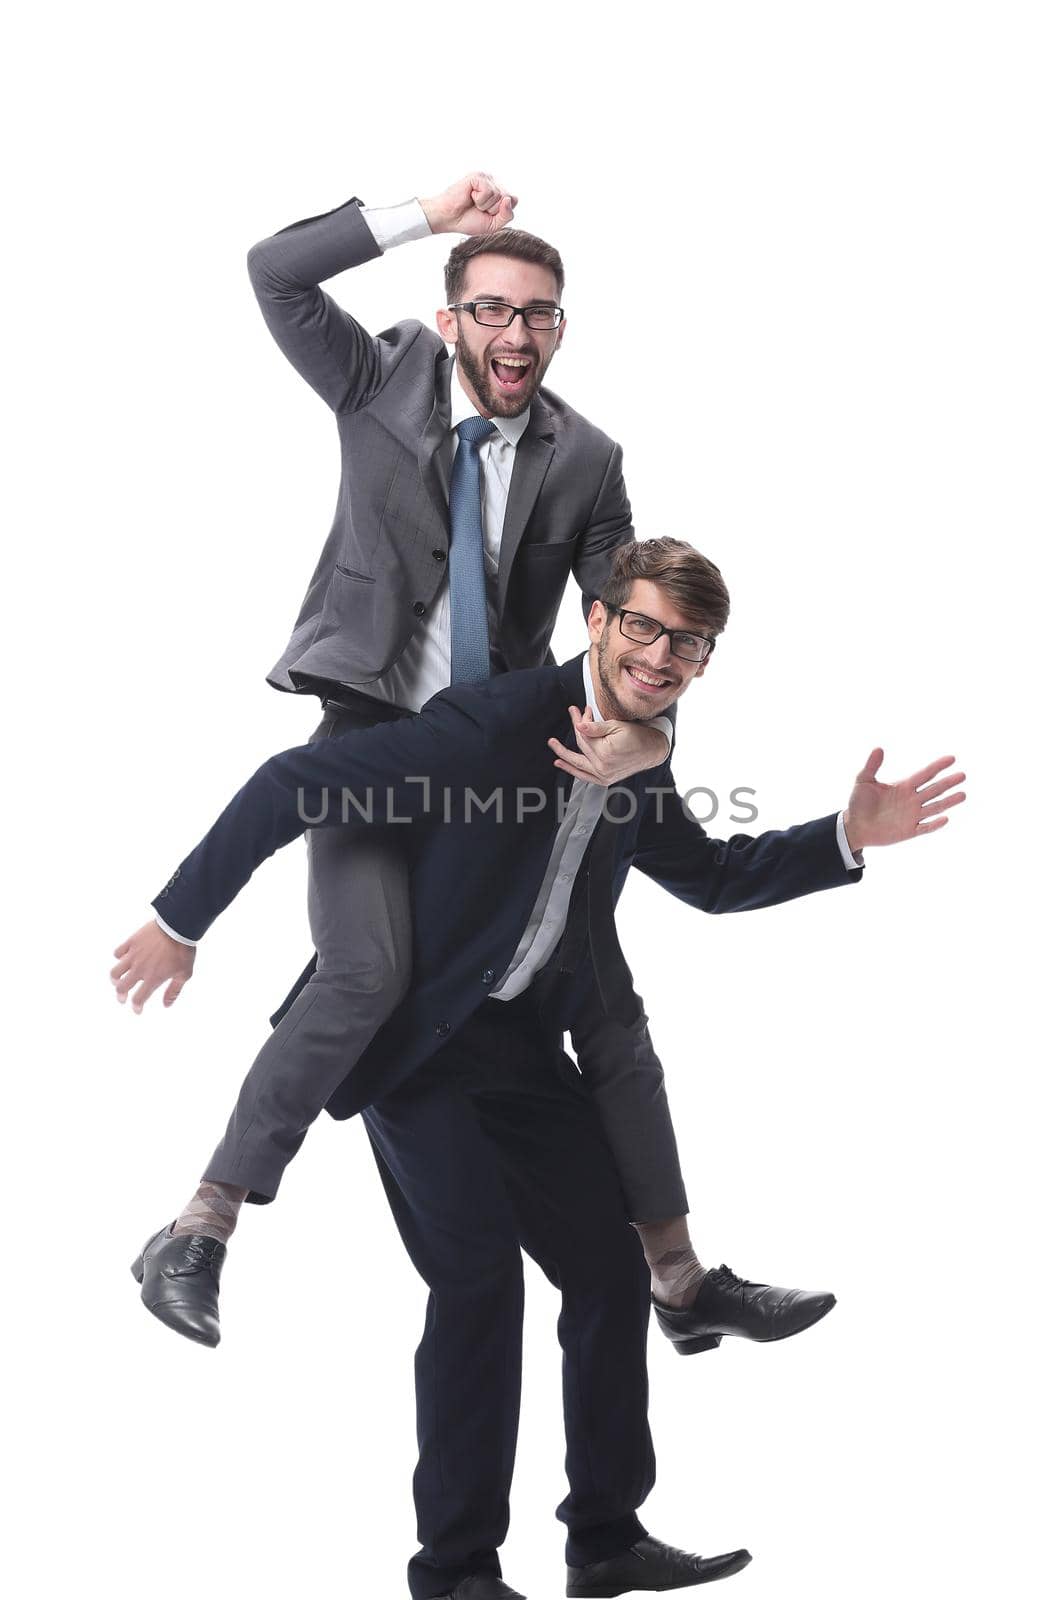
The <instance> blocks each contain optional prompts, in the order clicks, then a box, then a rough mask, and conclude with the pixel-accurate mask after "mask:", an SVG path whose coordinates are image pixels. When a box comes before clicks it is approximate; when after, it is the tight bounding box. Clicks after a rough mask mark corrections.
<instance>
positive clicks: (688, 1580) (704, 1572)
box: [567, 1539, 752, 1600]
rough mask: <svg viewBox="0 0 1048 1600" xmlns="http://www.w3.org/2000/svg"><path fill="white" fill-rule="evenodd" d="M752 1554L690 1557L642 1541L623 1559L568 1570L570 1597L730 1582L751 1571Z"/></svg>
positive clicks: (653, 1541)
mask: <svg viewBox="0 0 1048 1600" xmlns="http://www.w3.org/2000/svg"><path fill="white" fill-rule="evenodd" d="M751 1560H752V1557H751V1555H750V1552H749V1551H748V1550H730V1551H729V1552H728V1554H727V1555H723V1556H690V1555H689V1554H688V1552H687V1551H686V1550H675V1549H674V1548H673V1546H672V1545H669V1544H663V1543H662V1541H661V1539H638V1540H637V1543H636V1544H635V1545H633V1546H632V1547H631V1548H630V1549H629V1550H626V1551H624V1553H623V1554H622V1555H621V1556H611V1557H610V1558H609V1559H608V1560H607V1561H591V1562H590V1564H589V1566H588V1567H569V1568H568V1588H567V1593H568V1594H569V1596H571V1595H573V1596H577V1597H579V1600H581V1597H582V1596H587V1597H589V1596H604V1595H615V1594H629V1593H630V1592H631V1591H632V1590H634V1589H654V1590H656V1591H659V1592H661V1591H662V1590H663V1589H692V1588H694V1586H695V1585H696V1584H697V1583H712V1582H713V1581H714V1579H716V1578H730V1577H731V1575H732V1573H733V1572H741V1571H742V1569H743V1567H748V1566H749V1564H750V1561H751Z"/></svg>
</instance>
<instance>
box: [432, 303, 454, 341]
mask: <svg viewBox="0 0 1048 1600" xmlns="http://www.w3.org/2000/svg"><path fill="white" fill-rule="evenodd" d="M458 319H459V314H458V312H457V311H449V310H448V308H447V306H439V307H438V309H437V332H438V333H439V334H440V337H441V338H442V339H443V341H444V343H445V344H458Z"/></svg>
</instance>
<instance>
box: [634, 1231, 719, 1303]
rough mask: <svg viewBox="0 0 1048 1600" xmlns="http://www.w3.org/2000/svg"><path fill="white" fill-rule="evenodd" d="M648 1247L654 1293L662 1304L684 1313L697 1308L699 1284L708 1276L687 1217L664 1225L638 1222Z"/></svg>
mask: <svg viewBox="0 0 1048 1600" xmlns="http://www.w3.org/2000/svg"><path fill="white" fill-rule="evenodd" d="M633 1226H634V1227H635V1228H636V1230H637V1233H638V1234H639V1236H640V1242H641V1244H642V1246H643V1247H644V1259H645V1261H646V1262H647V1263H648V1267H649V1269H650V1271H651V1292H652V1294H653V1295H654V1296H655V1299H656V1300H657V1301H658V1302H659V1304H660V1305H664V1306H670V1307H672V1309H673V1310H674V1311H683V1310H684V1309H685V1308H686V1307H687V1306H690V1305H693V1304H694V1302H695V1296H696V1295H697V1294H698V1292H699V1285H700V1284H701V1283H702V1280H703V1278H704V1277H705V1276H706V1273H707V1271H708V1268H706V1267H704V1266H703V1264H702V1262H701V1261H700V1260H699V1258H698V1256H697V1255H696V1254H695V1249H694V1246H693V1245H692V1242H691V1235H690V1233H689V1232H688V1219H687V1217H670V1218H668V1219H667V1220H666V1221H663V1222H635V1223H634V1224H633Z"/></svg>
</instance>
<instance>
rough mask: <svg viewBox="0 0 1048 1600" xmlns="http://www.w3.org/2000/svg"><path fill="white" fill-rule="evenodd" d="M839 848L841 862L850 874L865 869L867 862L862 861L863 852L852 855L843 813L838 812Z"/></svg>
mask: <svg viewBox="0 0 1048 1600" xmlns="http://www.w3.org/2000/svg"><path fill="white" fill-rule="evenodd" d="M837 848H838V850H839V851H840V853H841V860H842V861H843V862H844V865H845V867H846V868H847V869H848V871H849V872H854V871H855V870H856V869H857V868H858V867H864V866H865V865H866V863H865V861H863V859H862V851H861V850H860V851H859V852H858V853H857V854H856V855H852V853H851V848H850V846H849V844H848V835H847V833H846V832H845V831H844V812H843V811H838V813H837Z"/></svg>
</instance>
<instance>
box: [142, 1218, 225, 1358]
mask: <svg viewBox="0 0 1048 1600" xmlns="http://www.w3.org/2000/svg"><path fill="white" fill-rule="evenodd" d="M173 1227H174V1223H173V1222H172V1223H169V1224H168V1226H167V1227H166V1228H161V1230H160V1232H159V1233H154V1234H153V1237H152V1238H151V1239H147V1240H146V1242H145V1244H144V1245H143V1246H142V1254H141V1255H140V1256H139V1257H138V1259H137V1260H136V1261H134V1262H132V1265H131V1271H132V1272H133V1273H134V1275H135V1280H136V1282H138V1283H140V1284H141V1285H142V1303H143V1305H144V1306H145V1308H146V1310H147V1311H151V1312H152V1313H153V1315H154V1317H159V1318H160V1321H161V1322H166V1324H167V1326H168V1327H169V1328H174V1330H175V1332H176V1333H181V1334H184V1335H185V1337H186V1338H187V1339H194V1340H195V1341H196V1343H197V1344H207V1345H212V1346H214V1345H216V1344H217V1343H218V1341H219V1338H220V1334H219V1329H218V1280H219V1276H220V1274H221V1271H222V1263H223V1261H224V1260H225V1259H226V1247H225V1245H224V1244H222V1243H221V1242H220V1241H219V1240H218V1239H210V1238H208V1236H207V1234H206V1233H179V1234H175V1235H173V1234H172V1233H171V1229H172V1228H173Z"/></svg>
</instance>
